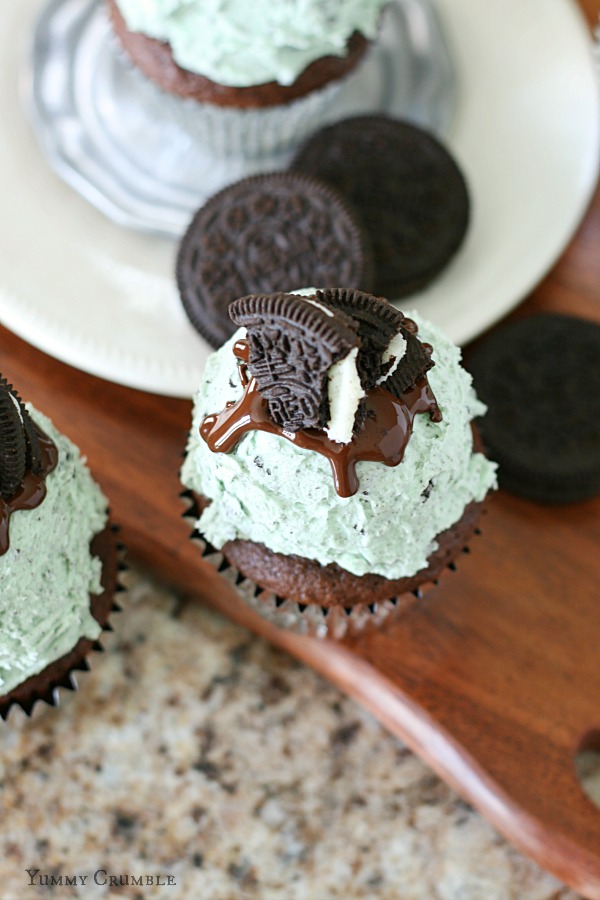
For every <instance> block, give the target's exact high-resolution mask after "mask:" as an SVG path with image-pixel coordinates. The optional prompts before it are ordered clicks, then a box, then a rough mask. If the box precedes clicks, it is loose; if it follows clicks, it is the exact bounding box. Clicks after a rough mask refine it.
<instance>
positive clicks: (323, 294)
mask: <svg viewBox="0 0 600 900" xmlns="http://www.w3.org/2000/svg"><path fill="white" fill-rule="evenodd" d="M316 299H317V300H318V301H320V302H321V303H324V304H325V305H326V306H330V307H332V308H334V309H340V310H343V311H344V312H345V313H346V314H347V315H350V316H352V318H353V319H355V320H356V322H357V323H358V333H359V335H360V338H361V342H362V349H361V352H360V353H359V355H358V371H359V375H360V377H361V382H362V385H363V387H364V388H365V390H368V389H369V388H372V387H374V386H375V385H376V384H381V385H382V386H383V387H384V388H385V389H386V390H387V391H389V392H390V393H391V394H394V396H396V397H400V396H401V394H402V393H403V392H404V391H406V390H408V388H410V387H412V386H413V385H414V384H415V383H416V382H417V381H419V379H421V378H422V377H423V375H425V374H426V372H428V371H429V369H431V367H432V366H433V365H434V362H433V360H432V359H431V349H432V348H431V347H430V346H429V345H428V344H422V343H421V341H420V340H419V339H418V338H417V336H416V335H417V326H416V325H415V323H414V322H413V321H412V319H407V318H406V316H405V315H404V314H403V313H401V312H400V310H398V309H395V307H393V306H392V305H391V303H389V302H388V301H387V300H385V299H384V298H383V297H375V296H373V294H367V293H365V292H364V291H354V290H348V289H346V288H329V289H326V290H322V291H317V293H316ZM397 335H400V336H401V338H402V340H401V341H400V342H396V344H394V343H393V342H394V340H395V339H396V337H397ZM395 346H397V347H398V350H394V347H395ZM400 353H401V354H402V355H400Z"/></svg>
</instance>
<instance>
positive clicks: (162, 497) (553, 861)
mask: <svg viewBox="0 0 600 900" xmlns="http://www.w3.org/2000/svg"><path fill="white" fill-rule="evenodd" d="M582 6H583V8H584V10H585V12H586V14H587V16H588V20H589V22H590V23H592V22H593V21H594V19H595V17H597V15H598V8H597V5H596V3H595V2H592V0H585V2H582ZM599 248H600V192H599V193H597V194H596V196H595V198H594V201H593V204H592V207H591V209H590V210H589V212H588V214H587V216H586V218H585V221H584V222H583V224H582V226H581V228H580V229H579V231H578V233H577V235H576V236H575V238H574V240H573V241H572V243H571V244H570V246H569V247H568V248H567V250H566V252H565V253H564V254H563V256H562V258H561V259H560V261H559V262H558V264H557V265H556V266H555V268H554V269H553V270H552V272H551V273H550V274H549V275H548V276H547V278H546V279H545V280H544V281H543V283H542V284H540V285H539V287H538V288H537V289H536V290H535V291H534V292H533V294H532V295H531V297H530V298H528V299H527V301H526V302H525V303H524V304H523V305H522V306H521V307H519V309H518V310H517V311H516V312H515V313H514V314H513V315H517V316H520V315H528V314H531V313H533V312H536V311H539V310H554V311H568V312H570V313H574V314H577V315H581V316H584V317H587V318H591V319H595V320H597V321H600V252H599ZM0 363H1V364H0V371H2V373H3V374H4V375H5V376H7V377H8V378H9V379H11V380H13V381H14V383H15V385H16V386H17V387H18V389H19V391H20V393H21V394H22V396H24V397H25V398H26V399H28V400H30V401H31V402H33V403H34V404H35V405H36V406H38V407H39V408H40V409H41V410H43V411H44V412H46V413H47V414H49V415H50V416H51V417H52V418H53V419H54V421H55V423H56V425H57V426H58V427H59V428H60V429H61V430H63V431H64V432H65V433H67V434H68V435H69V436H70V437H71V438H72V439H73V440H75V441H76V442H77V443H78V444H79V445H80V446H81V448H82V449H83V451H84V453H85V454H86V455H87V457H88V459H89V462H90V466H91V468H92V469H93V471H94V473H95V475H96V477H97V479H98V480H99V482H100V483H101V485H102V487H103V489H104V490H105V492H106V493H107V495H108V496H109V498H110V501H111V508H112V515H113V518H114V520H115V521H117V522H119V523H120V524H121V525H122V536H123V540H124V542H125V543H126V544H127V546H128V547H129V552H130V556H131V557H132V558H133V559H134V560H137V561H138V562H140V563H142V564H143V565H145V566H147V567H148V568H150V569H151V570H152V571H153V572H155V573H156V574H157V575H159V576H160V577H162V578H163V579H165V580H167V581H168V582H170V583H171V584H173V585H175V586H177V587H178V588H179V589H181V590H182V591H184V592H185V593H187V594H193V595H195V596H197V597H199V598H201V599H204V600H207V601H209V602H210V603H211V604H213V605H214V606H216V607H217V608H218V609H220V610H222V611H223V612H224V613H225V614H226V615H228V616H230V617H231V618H233V619H235V620H236V621H238V622H239V623H241V624H243V625H245V626H246V627H248V628H250V629H252V630H253V631H254V632H256V633H258V634H261V635H263V636H265V637H267V638H268V639H269V640H271V641H273V642H274V643H276V644H277V645H279V646H280V647H282V648H284V649H286V650H288V651H289V652H290V653H292V654H294V655H295V656H297V657H298V658H300V659H302V660H304V661H305V662H306V663H308V664H310V665H312V666H314V668H315V669H317V670H318V671H319V672H321V673H322V674H323V675H325V676H327V677H328V678H330V679H331V680H332V681H334V682H335V683H336V684H337V685H338V686H339V687H341V688H342V689H343V690H345V691H347V692H348V693H349V694H350V695H352V696H353V697H355V698H356V699H357V700H359V701H360V702H361V703H363V704H364V705H365V706H366V707H368V708H369V709H370V710H371V711H372V712H374V713H375V715H376V716H377V717H378V718H379V719H380V720H381V721H382V722H383V723H384V725H386V726H387V727H388V728H389V729H390V730H391V731H393V732H394V733H395V734H397V735H399V736H400V737H401V738H402V739H403V740H405V741H406V742H407V744H409V746H410V747H412V748H413V749H414V750H415V751H416V752H417V753H418V754H420V755H421V756H422V757H423V758H424V759H425V760H427V761H428V763H429V764H430V765H431V766H432V768H433V769H435V770H436V771H437V772H438V773H439V774H440V775H441V776H442V777H443V778H445V779H446V780H447V781H448V782H449V783H450V784H451V785H453V787H455V788H456V789H457V790H458V791H459V792H460V793H461V794H462V795H463V796H464V797H465V798H466V799H467V800H469V801H471V802H472V803H473V804H474V805H475V806H477V807H478V808H479V809H480V811H481V812H482V813H483V814H484V815H485V816H487V817H488V819H489V820H490V821H491V822H493V823H494V824H495V825H496V826H497V827H498V829H499V830H500V831H502V832H503V833H504V834H505V835H506V837H508V838H509V839H510V840H511V841H513V842H514V843H515V844H516V845H518V846H519V847H520V848H521V849H522V850H523V851H524V852H526V853H528V854H529V855H531V856H532V857H533V858H534V859H535V860H536V861H537V862H538V863H539V864H540V865H541V866H543V867H545V868H547V869H548V870H550V871H552V872H553V873H554V874H555V875H557V876H558V877H559V878H560V879H562V880H563V881H565V882H566V883H568V884H570V885H571V886H573V887H574V888H575V889H576V890H578V891H579V892H580V893H582V894H584V895H585V896H587V897H589V898H600V811H599V810H598V809H597V808H596V807H595V806H594V805H593V804H592V803H591V801H590V800H588V799H587V797H586V796H585V794H584V793H583V791H582V790H581V788H580V786H579V784H578V782H577V779H576V776H575V769H574V764H573V757H574V754H575V753H576V751H577V750H578V749H579V748H581V747H584V746H585V747H593V748H595V749H600V699H599V698H600V650H599V648H600V612H599V602H598V601H599V588H598V585H599V584H600V554H599V553H598V547H599V546H600V498H598V499H595V500H592V501H589V502H586V503H582V504H577V505H572V506H568V507H559V508H552V507H544V506H539V505H535V504H533V503H529V502H526V501H524V500H519V499H517V498H515V497H511V496H509V495H508V494H504V493H502V492H499V493H498V494H497V495H496V496H495V497H494V498H493V499H492V501H491V503H490V505H489V510H488V513H487V515H486V516H485V518H484V521H483V523H482V530H483V535H482V536H481V537H478V538H475V539H474V541H473V543H472V546H471V549H472V552H471V553H470V554H468V555H464V556H463V557H462V558H461V559H460V560H459V565H458V571H457V573H451V572H447V573H445V577H443V578H442V580H441V582H440V584H439V586H438V587H437V588H436V589H435V590H433V591H431V592H430V593H429V594H428V595H427V597H426V598H425V600H424V601H423V602H422V603H417V604H415V605H414V606H412V607H411V608H410V609H409V611H408V612H406V614H405V615H404V616H403V617H402V618H401V619H399V620H398V621H396V622H395V623H393V624H391V625H390V626H389V627H388V628H386V629H385V630H383V631H381V632H376V631H374V632H370V633H368V634H363V635H362V636H360V637H356V638H352V639H350V638H349V639H346V640H344V641H342V642H339V643H334V642H332V641H319V640H316V639H311V638H305V637H299V636H297V635H294V634H292V633H290V632H286V631H281V630H279V629H276V628H274V627H273V626H271V625H269V624H267V623H266V622H265V621H264V620H263V619H262V618H261V617H259V616H257V615H256V614H254V613H253V612H252V611H251V610H249V609H248V608H247V607H246V606H245V605H244V604H243V602H242V601H241V600H240V599H239V597H238V596H237V594H236V593H235V590H234V589H233V588H232V587H231V586H230V585H229V583H228V582H227V581H225V580H224V579H223V578H222V577H221V576H219V575H218V574H217V573H215V572H214V571H213V569H212V568H210V567H209V566H208V565H207V564H206V563H205V562H203V561H202V559H201V558H200V555H199V553H198V550H197V548H196V547H195V546H194V545H193V544H192V542H191V541H189V540H188V535H189V525H188V524H187V523H186V522H185V521H184V520H183V519H182V518H181V511H182V506H181V504H180V501H179V497H178V495H179V491H180V485H179V480H178V471H179V467H180V464H181V459H182V453H183V449H184V446H185V442H186V436H187V431H188V428H189V424H190V413H191V404H190V403H189V402H187V401H182V400H173V399H170V398H165V397H159V396H155V395H152V394H147V393H143V392H140V391H134V390H130V389H128V388H124V387H120V386H118V385H113V384H110V383H108V382H105V381H102V380H100V379H97V378H94V377H93V376H90V375H87V374H84V373H80V372H76V371H75V370H73V369H71V368H70V367H68V366H66V365H64V364H62V363H59V362H57V361H55V360H53V359H51V358H50V357H48V356H46V355H44V354H43V353H41V352H39V351H38V350H35V349H33V348H31V347H30V346H28V345H27V344H26V343H24V342H23V341H22V340H20V339H18V338H17V337H15V336H14V335H12V334H10V333H9V332H7V331H6V330H4V329H0ZM199 639H201V638H199Z"/></svg>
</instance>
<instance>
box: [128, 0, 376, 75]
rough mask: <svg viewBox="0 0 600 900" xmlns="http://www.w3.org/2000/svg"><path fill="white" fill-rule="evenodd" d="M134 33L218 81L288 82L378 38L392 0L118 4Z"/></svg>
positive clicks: (148, 0)
mask: <svg viewBox="0 0 600 900" xmlns="http://www.w3.org/2000/svg"><path fill="white" fill-rule="evenodd" d="M117 2H118V5H119V9H120V10H121V12H122V14H123V17H124V19H125V21H126V23H127V27H128V28H129V29H130V30H131V31H141V32H143V33H144V34H147V35H149V36H150V37H154V38H158V39H159V40H164V41H168V42H169V44H170V45H171V49H172V52H173V58H174V59H175V61H176V62H177V63H178V64H179V65H180V66H181V67H182V68H184V69H187V70H188V71H190V72H197V73H199V74H201V75H205V76H207V77H208V78H210V79H212V80H213V81H216V82H218V83H219V84H225V85H233V86H236V87H247V86H250V85H254V84H263V83H265V82H268V81H277V82H279V84H283V85H288V84H291V83H292V82H293V81H295V80H296V78H297V77H298V75H300V73H301V72H302V71H303V70H304V69H305V68H306V67H307V66H308V65H309V63H311V62H313V61H314V60H315V59H319V58H320V57H322V56H328V55H337V56H343V55H344V53H345V51H346V43H347V40H348V38H349V37H350V35H351V34H352V33H353V32H354V31H360V32H362V34H363V35H364V36H365V37H367V38H369V39H372V38H374V37H375V36H376V34H377V29H378V24H379V18H380V13H381V10H382V8H383V6H384V5H385V3H386V2H387V0H251V2H248V0H117Z"/></svg>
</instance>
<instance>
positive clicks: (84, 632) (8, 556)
mask: <svg viewBox="0 0 600 900" xmlns="http://www.w3.org/2000/svg"><path fill="white" fill-rule="evenodd" d="M28 409H29V411H30V413H31V415H32V417H33V418H34V420H35V421H36V422H37V423H38V424H39V426H40V428H42V430H43V431H45V432H46V434H47V435H48V436H49V437H51V438H52V440H53V441H54V442H55V444H56V445H57V447H58V452H59V463H58V466H57V468H56V469H55V470H54V471H53V472H51V473H50V474H49V475H48V476H47V478H46V487H47V494H46V497H45V498H44V500H43V502H42V503H41V504H40V506H38V507H37V509H33V510H17V511H15V512H14V513H13V514H12V515H11V518H10V548H9V550H8V551H7V552H6V553H5V554H4V555H3V556H0V584H1V585H2V587H1V590H0V695H1V694H5V693H8V692H9V691H10V690H12V688H14V687H16V686H17V685H18V684H21V683H22V682H23V681H25V680H26V679H27V678H29V677H30V676H31V675H35V674H36V673H38V672H40V671H41V670H42V669H44V668H45V667H46V666H47V665H48V664H49V663H51V662H54V660H56V659H59V657H61V656H64V654H65V653H68V652H69V651H70V650H72V649H73V647H74V646H75V644H76V643H77V641H78V640H79V639H80V638H81V637H86V638H90V639H95V638H97V637H98V635H99V634H100V631H101V628H100V626H99V625H98V623H97V622H96V620H95V619H94V618H93V616H92V615H91V613H90V593H97V592H98V590H99V588H100V571H101V562H100V560H99V559H96V558H94V557H92V555H91V554H90V541H91V539H92V537H93V536H94V535H95V534H97V533H98V532H100V531H102V529H103V528H104V525H105V523H106V518H107V514H106V499H105V497H104V496H103V495H102V492H101V491H100V488H99V487H98V486H97V485H96V484H95V482H94V481H93V480H92V476H91V475H90V472H89V470H88V468H87V466H86V465H85V462H84V460H83V459H82V457H81V456H80V453H79V450H78V449H77V447H75V445H74V444H72V443H71V441H70V440H68V438H66V437H64V436H63V435H61V434H60V433H59V432H58V431H57V430H56V429H55V428H54V426H53V425H52V423H51V422H50V420H49V419H47V418H46V417H45V416H43V415H41V413H39V412H37V411H36V410H35V409H32V408H31V407H30V406H28Z"/></svg>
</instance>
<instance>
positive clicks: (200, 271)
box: [176, 172, 373, 347]
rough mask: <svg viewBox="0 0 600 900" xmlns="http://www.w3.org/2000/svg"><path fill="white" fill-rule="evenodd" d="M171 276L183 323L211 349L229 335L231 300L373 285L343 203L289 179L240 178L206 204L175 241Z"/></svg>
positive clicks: (362, 240) (330, 192)
mask: <svg viewBox="0 0 600 900" xmlns="http://www.w3.org/2000/svg"><path fill="white" fill-rule="evenodd" d="M176 272H177V284H178V286H179V291H180V294H181V300H182V303H183V306H184V308H185V311H186V313H187V315H188V317H189V319H190V321H191V322H192V324H193V325H194V327H195V328H196V330H197V331H199V332H200V334H202V335H203V336H204V337H205V338H206V340H207V341H209V343H210V344H212V346H214V347H218V346H220V345H221V344H222V343H223V342H224V341H226V340H227V339H228V338H229V337H230V336H231V335H232V334H233V332H234V330H235V326H234V325H233V323H232V321H231V319H230V318H229V314H228V307H229V304H230V303H231V302H232V301H233V300H235V299H236V298H238V297H242V296H244V295H247V294H266V293H272V292H274V291H292V290H295V289H297V288H302V287H310V286H312V285H315V284H352V285H356V286H357V287H364V288H367V289H368V288H369V287H370V284H371V281H372V277H373V276H372V254H371V249H370V245H369V242H368V239H367V238H366V236H365V232H364V230H363V228H362V226H361V225H360V223H359V220H358V219H357V217H356V215H355V213H354V212H353V211H352V209H351V207H350V206H349V204H348V203H347V202H346V200H345V199H344V198H343V197H342V196H341V195H340V194H339V193H338V191H336V190H335V188H333V187H330V186H329V185H327V184H325V183H324V182H322V181H320V180H319V179H316V178H313V177H310V176H306V175H303V174H300V173H293V172H276V173H272V174H266V175H255V176H253V177H250V178H245V179H243V180H242V181H238V182H235V183H234V184H232V185H230V186H229V187H227V188H225V189H224V190H223V191H221V192H220V193H218V194H216V195H215V196H214V197H212V198H211V199H210V200H209V201H208V202H207V203H206V204H205V206H203V207H202V208H201V209H200V210H199V211H198V212H197V213H196V215H195V216H194V218H193V220H192V222H191V224H190V226H189V228H188V229H187V231H186V233H185V235H184V237H183V239H182V241H181V245H180V248H179V253H178V257H177V270H176Z"/></svg>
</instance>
